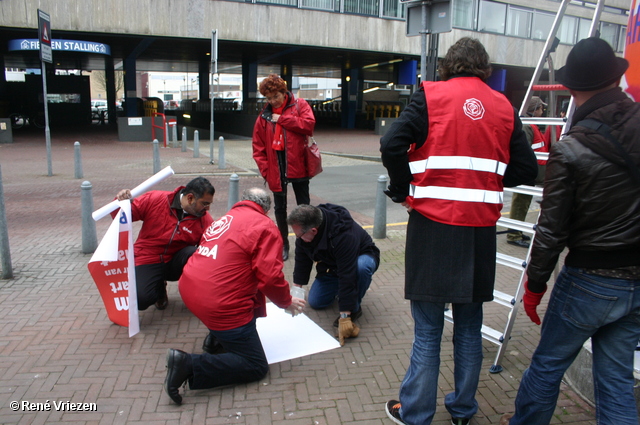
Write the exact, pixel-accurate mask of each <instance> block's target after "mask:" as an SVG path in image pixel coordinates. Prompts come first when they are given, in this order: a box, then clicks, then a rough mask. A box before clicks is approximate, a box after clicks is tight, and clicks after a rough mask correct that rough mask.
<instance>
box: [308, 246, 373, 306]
mask: <svg viewBox="0 0 640 425" xmlns="http://www.w3.org/2000/svg"><path fill="white" fill-rule="evenodd" d="M376 267H377V266H376V260H375V259H374V258H373V257H372V256H371V255H369V254H363V255H361V256H359V257H358V272H357V273H358V281H357V282H356V284H357V290H358V304H357V308H356V309H355V310H353V311H358V310H359V309H360V303H361V302H362V299H363V298H364V294H366V293H367V289H369V286H370V285H371V279H372V277H373V273H375V271H376ZM338 289H339V280H338V276H337V275H335V274H321V275H318V276H316V279H315V280H314V281H313V285H311V289H310V290H309V296H308V297H307V302H308V303H309V306H310V307H311V308H313V309H321V308H326V307H329V306H330V305H331V304H332V303H333V300H335V299H336V297H337V296H338Z"/></svg>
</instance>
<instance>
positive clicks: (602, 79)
mask: <svg viewBox="0 0 640 425" xmlns="http://www.w3.org/2000/svg"><path fill="white" fill-rule="evenodd" d="M628 67H629V62H627V60H626V59H623V58H619V57H617V56H616V55H615V53H614V52H613V49H612V48H611V46H609V43H607V42H606V41H604V40H602V39H600V38H597V37H589V38H585V39H584V40H580V41H579V42H578V43H577V44H576V45H575V46H573V48H572V49H571V52H569V56H568V57H567V64H566V65H565V66H563V67H562V68H560V69H559V70H558V72H557V73H556V79H557V80H558V81H559V82H560V83H562V84H563V85H564V86H565V87H567V88H569V89H571V90H578V91H591V90H598V89H601V88H603V87H606V86H608V85H609V84H612V83H614V82H615V81H616V80H617V79H618V78H620V77H622V74H624V73H625V71H626V70H627V68H628Z"/></svg>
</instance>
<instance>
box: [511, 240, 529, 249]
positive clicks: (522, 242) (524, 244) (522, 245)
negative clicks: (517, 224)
mask: <svg viewBox="0 0 640 425" xmlns="http://www.w3.org/2000/svg"><path fill="white" fill-rule="evenodd" d="M507 243H508V244H509V245H515V246H519V247H520V248H529V242H527V241H525V240H524V239H516V240H514V241H510V240H507Z"/></svg>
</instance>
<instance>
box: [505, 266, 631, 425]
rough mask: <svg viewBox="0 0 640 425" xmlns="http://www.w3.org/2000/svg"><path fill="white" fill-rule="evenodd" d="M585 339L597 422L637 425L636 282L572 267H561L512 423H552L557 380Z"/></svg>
mask: <svg viewBox="0 0 640 425" xmlns="http://www.w3.org/2000/svg"><path fill="white" fill-rule="evenodd" d="M589 338H591V343H592V348H593V368H592V372H593V381H594V394H595V401H596V421H597V423H598V424H599V425H609V424H616V425H638V414H637V411H636V403H635V399H634V395H633V385H634V379H633V357H634V350H635V348H636V345H637V344H638V339H639V338H640V280H624V279H613V278H608V277H601V276H595V275H591V274H586V273H584V272H583V270H581V269H577V268H573V267H564V268H563V269H562V272H561V273H560V275H559V276H558V280H557V281H556V283H555V285H554V287H553V292H552V294H551V298H550V300H549V307H548V308H547V312H546V314H545V317H544V322H543V323H542V333H541V335H540V342H539V344H538V348H537V349H536V351H535V353H534V354H533V357H532V359H531V365H530V366H529V368H528V369H527V370H526V371H525V372H524V374H523V375H522V382H521V383H520V389H519V390H518V395H517V397H516V412H515V415H514V416H513V418H512V419H511V421H510V422H509V424H510V425H521V424H526V425H547V424H548V423H549V421H551V418H552V417H553V412H554V409H555V407H556V402H557V400H558V393H559V391H560V381H561V380H562V377H563V376H564V373H565V371H566V370H567V368H568V367H569V366H570V365H571V363H572V362H573V360H574V359H575V358H576V356H577V355H578V353H579V352H580V349H581V348H582V345H583V344H584V342H585V341H586V340H587V339H589Z"/></svg>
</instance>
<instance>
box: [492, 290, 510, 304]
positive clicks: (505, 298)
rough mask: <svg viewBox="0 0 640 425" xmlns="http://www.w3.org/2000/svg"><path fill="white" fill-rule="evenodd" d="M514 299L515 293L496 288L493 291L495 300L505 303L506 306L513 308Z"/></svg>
mask: <svg viewBox="0 0 640 425" xmlns="http://www.w3.org/2000/svg"><path fill="white" fill-rule="evenodd" d="M512 301H513V295H510V294H506V293H504V292H500V291H496V290H494V291H493V302H495V303H498V304H500V305H503V306H505V307H509V308H512V307H513V304H512V303H511V302H512Z"/></svg>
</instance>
